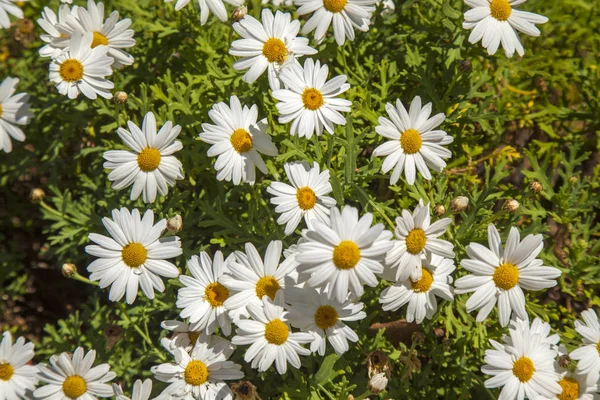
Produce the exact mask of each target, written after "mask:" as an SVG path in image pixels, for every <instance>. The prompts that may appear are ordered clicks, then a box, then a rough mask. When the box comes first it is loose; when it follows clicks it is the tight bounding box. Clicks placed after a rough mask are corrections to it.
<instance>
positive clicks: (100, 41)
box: [92, 32, 108, 49]
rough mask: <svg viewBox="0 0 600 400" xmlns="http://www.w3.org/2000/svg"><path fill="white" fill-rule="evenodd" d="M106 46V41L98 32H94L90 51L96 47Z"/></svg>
mask: <svg viewBox="0 0 600 400" xmlns="http://www.w3.org/2000/svg"><path fill="white" fill-rule="evenodd" d="M106 45H108V39H107V38H106V36H104V35H103V34H101V33H100V32H94V39H92V49H93V48H94V47H97V46H106Z"/></svg>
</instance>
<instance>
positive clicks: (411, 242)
mask: <svg viewBox="0 0 600 400" xmlns="http://www.w3.org/2000/svg"><path fill="white" fill-rule="evenodd" d="M425 244H427V236H426V235H425V231H423V229H419V228H415V229H413V230H412V231H410V232H408V235H407V236H406V250H407V251H408V252H409V253H410V254H419V253H420V252H421V251H422V250H423V249H424V248H425Z"/></svg>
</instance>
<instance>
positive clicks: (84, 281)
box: [69, 272, 98, 286]
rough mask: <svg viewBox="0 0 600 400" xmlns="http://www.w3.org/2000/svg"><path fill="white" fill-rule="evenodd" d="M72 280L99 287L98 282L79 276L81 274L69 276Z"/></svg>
mask: <svg viewBox="0 0 600 400" xmlns="http://www.w3.org/2000/svg"><path fill="white" fill-rule="evenodd" d="M69 278H71V279H75V280H76V281H79V282H83V283H87V284H88V285H92V286H98V282H93V281H90V280H89V279H88V278H86V277H85V276H82V275H79V273H77V272H75V273H74V274H73V275H71V276H69Z"/></svg>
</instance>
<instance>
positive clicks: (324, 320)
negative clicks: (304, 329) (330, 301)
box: [315, 306, 338, 329]
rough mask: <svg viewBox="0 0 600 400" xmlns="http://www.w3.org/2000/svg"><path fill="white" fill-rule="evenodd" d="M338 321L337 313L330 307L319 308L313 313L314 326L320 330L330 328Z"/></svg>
mask: <svg viewBox="0 0 600 400" xmlns="http://www.w3.org/2000/svg"><path fill="white" fill-rule="evenodd" d="M337 320H338V313H337V311H336V309H335V308H333V307H331V306H320V307H319V308H317V312H315V324H317V326H318V327H319V328H321V329H327V328H331V327H332V326H335V323H336V322H337Z"/></svg>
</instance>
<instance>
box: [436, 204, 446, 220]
mask: <svg viewBox="0 0 600 400" xmlns="http://www.w3.org/2000/svg"><path fill="white" fill-rule="evenodd" d="M433 213H434V214H435V215H437V216H438V217H441V216H442V215H444V214H446V207H444V206H443V205H441V204H438V205H437V206H435V208H434V209H433Z"/></svg>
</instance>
